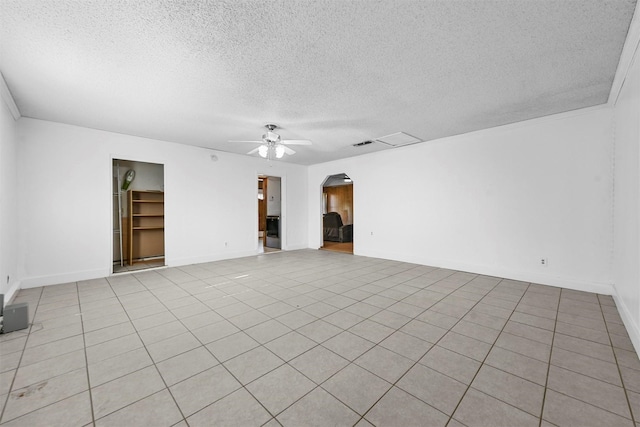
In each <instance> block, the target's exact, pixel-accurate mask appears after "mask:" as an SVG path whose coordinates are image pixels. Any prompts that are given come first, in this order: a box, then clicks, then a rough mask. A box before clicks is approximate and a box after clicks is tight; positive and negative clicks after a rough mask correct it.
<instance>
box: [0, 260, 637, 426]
mask: <svg viewBox="0 0 640 427" xmlns="http://www.w3.org/2000/svg"><path fill="white" fill-rule="evenodd" d="M15 301H16V302H28V303H29V308H30V311H31V319H32V320H33V325H32V326H31V328H30V330H25V331H18V332H13V333H10V334H7V335H3V336H0V367H1V369H0V399H1V401H2V408H3V410H2V417H1V419H0V422H1V424H2V425H3V426H39V425H43V426H55V425H61V426H84V425H96V426H109V425H113V426H145V425H147V426H154V427H155V426H172V425H175V426H187V425H189V426H200V425H203V426H205V425H206V426H230V425H239V426H252V425H255V426H260V425H267V426H278V425H284V426H313V425H318V426H329V425H357V426H370V425H376V426H414V425H415V426H444V425H448V426H449V427H459V426H465V425H466V426H510V427H511V426H546V427H548V426H554V425H555V426H634V421H635V420H638V419H640V361H639V360H638V356H637V355H636V353H635V351H634V349H633V347H632V345H631V342H630V340H629V337H628V335H627V332H626V330H625V327H624V326H623V324H622V322H621V319H620V316H619V314H618V311H617V309H616V307H615V304H614V301H613V299H612V298H611V297H609V296H603V295H596V294H591V293H586V292H576V291H571V290H566V289H559V288H553V287H548V286H542V285H536V284H529V283H523V282H516V281H513V280H503V279H499V278H495V277H487V276H480V275H476V274H470V273H462V272H456V271H451V270H444V269H437V268H431V267H426V266H420V265H415V264H408V263H402V262H395V261H387V260H381V259H373V258H366V257H359V256H353V255H346V254H340V253H333V252H327V251H313V250H302V251H292V252H280V253H275V254H269V255H259V256H255V257H249V258H242V259H236V260H227V261H220V262H213V263H207V264H199V265H191V266H187V267H180V268H166V269H160V270H153V271H145V272H139V273H134V274H130V275H118V276H112V277H108V278H104V279H98V280H89V281H85V282H78V283H67V284H62V285H57V286H48V287H44V288H37V289H25V290H22V291H20V293H19V294H18V296H17V297H16V299H15ZM638 425H640V424H638Z"/></svg>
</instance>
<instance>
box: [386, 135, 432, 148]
mask: <svg viewBox="0 0 640 427" xmlns="http://www.w3.org/2000/svg"><path fill="white" fill-rule="evenodd" d="M376 141H378V142H381V143H383V144H387V145H390V146H392V147H402V146H404V145H410V144H417V143H418V142H422V139H420V138H417V137H415V136H413V135H409V134H408V133H405V132H396V133H392V134H391V135H386V136H381V137H380V138H376Z"/></svg>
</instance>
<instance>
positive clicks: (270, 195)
mask: <svg viewBox="0 0 640 427" xmlns="http://www.w3.org/2000/svg"><path fill="white" fill-rule="evenodd" d="M305 201H306V200H305ZM281 214H282V185H281V181H280V179H279V178H274V177H272V178H267V215H268V216H279V215H281Z"/></svg>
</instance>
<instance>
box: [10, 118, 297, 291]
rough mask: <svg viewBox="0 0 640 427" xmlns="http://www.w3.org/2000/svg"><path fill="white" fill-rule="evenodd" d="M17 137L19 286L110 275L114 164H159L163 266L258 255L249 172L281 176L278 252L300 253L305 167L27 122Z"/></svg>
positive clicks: (254, 199)
mask: <svg viewBox="0 0 640 427" xmlns="http://www.w3.org/2000/svg"><path fill="white" fill-rule="evenodd" d="M19 132H20V136H21V144H20V146H19V155H18V157H19V162H20V179H19V188H20V192H21V194H23V195H24V197H21V198H20V208H19V212H20V218H21V223H20V227H19V236H20V250H19V272H18V273H19V275H20V276H21V277H22V287H31V286H40V285H46V284H54V283H64V282H68V281H75V280H82V279H87V278H95V277H103V276H107V275H109V274H110V272H111V262H112V259H111V258H112V247H111V245H112V224H111V221H112V219H111V216H112V215H111V212H112V205H111V203H112V197H111V192H112V188H111V185H112V159H114V158H117V159H128V160H134V161H141V162H150V163H160V164H164V178H165V227H166V231H165V247H166V262H167V265H169V266H177V265H184V264H190V263H196V262H206V261H211V260H216V259H224V258H231V257H237V256H245V255H250V254H255V253H257V242H258V237H257V236H258V231H257V215H258V205H257V185H256V182H257V177H258V174H267V175H272V176H281V177H282V181H283V197H282V198H283V221H284V229H285V232H284V233H283V234H284V236H283V237H284V248H285V249H297V248H302V247H306V246H307V241H308V237H307V228H306V220H307V216H308V215H307V207H306V194H305V192H306V190H307V183H306V168H305V167H304V166H298V165H292V164H286V163H280V162H273V161H272V162H267V161H265V160H263V159H257V158H256V159H253V158H248V157H246V156H239V155H234V154H229V153H221V152H216V153H215V154H216V155H217V156H218V158H219V160H218V161H215V162H214V161H212V159H211V155H212V154H214V152H213V151H210V150H205V149H202V148H196V147H191V146H186V145H182V144H175V143H169V142H164V141H157V140H151V139H145V138H137V137H133V136H127V135H122V134H115V133H110V132H103V131H97V130H92V129H87V128H81V127H76V126H70V125H64V124H59V123H52V122H47V121H41V120H34V119H27V118H22V119H20V121H19ZM224 242H227V243H228V245H227V246H225V244H224Z"/></svg>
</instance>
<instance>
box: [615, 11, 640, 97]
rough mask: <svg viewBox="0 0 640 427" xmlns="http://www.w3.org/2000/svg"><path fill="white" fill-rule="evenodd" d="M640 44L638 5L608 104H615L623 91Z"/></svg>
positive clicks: (639, 13)
mask: <svg viewBox="0 0 640 427" xmlns="http://www.w3.org/2000/svg"><path fill="white" fill-rule="evenodd" d="M639 46H640V12H639V11H638V6H637V5H636V9H635V11H634V14H633V17H632V18H631V23H630V24H629V30H628V31H627V37H626V38H625V42H624V46H623V47H622V53H621V54H620V61H619V62H618V68H617V70H616V75H615V77H614V79H613V83H612V84H611V93H610V94H609V100H608V101H607V103H608V104H611V105H613V106H615V105H616V104H617V102H618V98H619V97H620V93H621V92H622V88H623V86H624V82H625V81H626V79H627V75H628V74H629V71H630V70H631V66H632V65H633V61H634V59H635V56H636V55H637V52H638V47H639Z"/></svg>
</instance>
